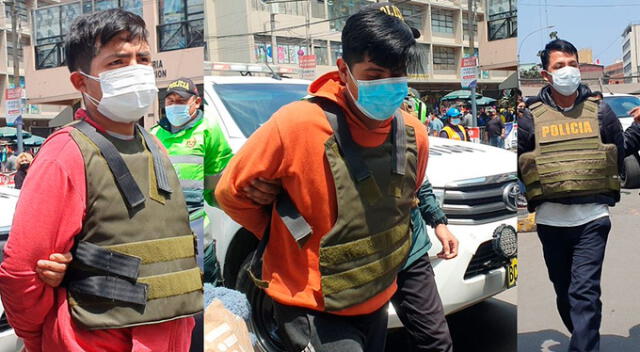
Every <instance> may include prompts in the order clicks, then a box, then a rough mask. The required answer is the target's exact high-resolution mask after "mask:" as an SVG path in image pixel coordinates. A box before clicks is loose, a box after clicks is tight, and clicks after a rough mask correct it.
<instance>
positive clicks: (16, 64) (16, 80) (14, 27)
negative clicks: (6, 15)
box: [4, 1, 24, 154]
mask: <svg viewBox="0 0 640 352" xmlns="http://www.w3.org/2000/svg"><path fill="white" fill-rule="evenodd" d="M4 4H5V5H10V6H11V32H12V33H13V38H12V39H13V40H12V44H13V85H14V87H15V88H20V61H19V59H18V12H17V9H16V3H15V1H7V2H5V3H4ZM20 104H22V102H21V103H20ZM20 110H21V112H20V114H21V115H22V108H21V109H20ZM16 135H17V143H18V154H20V153H22V152H23V151H24V145H23V142H22V116H19V117H18V119H17V120H16Z"/></svg>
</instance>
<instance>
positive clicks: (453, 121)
mask: <svg viewBox="0 0 640 352" xmlns="http://www.w3.org/2000/svg"><path fill="white" fill-rule="evenodd" d="M451 124H452V125H459V124H460V118H459V117H457V118H455V119H451Z"/></svg>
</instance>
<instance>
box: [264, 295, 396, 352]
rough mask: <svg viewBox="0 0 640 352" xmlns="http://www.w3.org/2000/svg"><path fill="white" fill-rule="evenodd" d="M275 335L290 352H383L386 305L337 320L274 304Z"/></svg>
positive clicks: (308, 310) (320, 313)
mask: <svg viewBox="0 0 640 352" xmlns="http://www.w3.org/2000/svg"><path fill="white" fill-rule="evenodd" d="M273 304H274V307H273V310H274V315H275V318H276V321H277V322H278V334H279V335H280V336H281V337H282V339H283V341H284V344H285V346H286V350H287V351H290V352H300V351H305V352H307V351H309V352H311V351H315V352H383V351H384V344H385V340H386V338H387V320H388V312H387V305H384V306H383V307H382V308H380V309H378V310H377V311H375V312H373V313H371V314H367V315H359V316H339V315H334V314H328V313H323V312H317V311H313V310H310V309H305V308H300V307H292V306H285V305H282V304H279V303H276V302H274V303H273Z"/></svg>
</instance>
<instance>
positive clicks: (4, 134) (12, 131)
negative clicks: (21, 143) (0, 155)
mask: <svg viewBox="0 0 640 352" xmlns="http://www.w3.org/2000/svg"><path fill="white" fill-rule="evenodd" d="M17 137H18V132H17V130H16V128H15V127H0V138H11V139H15V138H17ZM29 137H31V133H29V132H26V131H22V138H29Z"/></svg>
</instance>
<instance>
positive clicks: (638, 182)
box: [620, 155, 640, 188]
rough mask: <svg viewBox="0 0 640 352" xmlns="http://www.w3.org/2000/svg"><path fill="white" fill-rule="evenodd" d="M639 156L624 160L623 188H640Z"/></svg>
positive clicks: (621, 176) (630, 156) (631, 156)
mask: <svg viewBox="0 0 640 352" xmlns="http://www.w3.org/2000/svg"><path fill="white" fill-rule="evenodd" d="M638 159H639V158H638V156H637V155H629V156H628V157H626V158H625V159H624V171H623V172H622V174H621V175H620V178H621V179H622V187H623V188H640V162H638Z"/></svg>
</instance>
